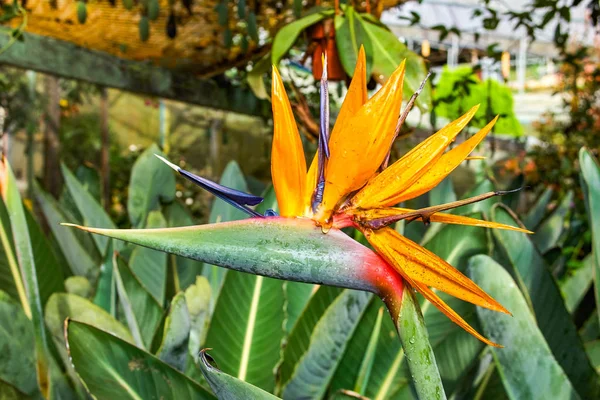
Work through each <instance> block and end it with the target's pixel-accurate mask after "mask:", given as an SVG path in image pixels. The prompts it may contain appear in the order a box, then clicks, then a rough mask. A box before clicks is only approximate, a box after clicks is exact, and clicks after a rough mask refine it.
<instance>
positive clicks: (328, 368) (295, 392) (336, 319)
mask: <svg viewBox="0 0 600 400" xmlns="http://www.w3.org/2000/svg"><path fill="white" fill-rule="evenodd" d="M371 297H372V294H370V293H366V292H361V291H355V290H348V289H346V290H344V291H343V292H342V293H341V294H340V295H339V296H338V297H337V298H336V299H335V300H334V301H333V303H331V305H330V306H329V307H328V308H327V310H326V311H325V313H324V314H323V316H322V317H321V318H320V319H319V321H318V322H317V324H316V325H315V327H314V330H313V331H312V333H311V336H310V343H309V346H308V348H307V349H306V352H305V353H304V354H303V355H302V358H301V359H300V360H299V361H298V363H297V364H296V365H295V367H294V372H293V374H292V375H291V376H290V379H289V380H288V381H287V382H285V384H284V386H283V391H282V392H283V398H285V399H296V398H299V397H310V398H321V397H323V395H324V394H325V391H326V389H327V387H328V386H329V384H330V382H331V378H332V377H333V375H334V373H335V371H336V369H337V367H338V365H339V362H340V361H341V359H342V357H343V354H344V351H345V350H346V346H347V345H348V340H349V338H350V337H351V336H352V334H353V332H354V330H355V329H356V327H357V325H358V322H359V321H360V319H361V317H362V315H363V313H364V312H365V310H366V308H367V305H368V304H369V301H370V300H371Z"/></svg>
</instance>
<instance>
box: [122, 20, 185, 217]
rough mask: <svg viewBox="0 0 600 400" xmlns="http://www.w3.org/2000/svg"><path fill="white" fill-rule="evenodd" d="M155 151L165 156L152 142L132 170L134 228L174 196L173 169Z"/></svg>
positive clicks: (130, 206) (130, 197) (129, 207)
mask: <svg viewBox="0 0 600 400" xmlns="http://www.w3.org/2000/svg"><path fill="white" fill-rule="evenodd" d="M142 19H143V18H142ZM146 21H147V19H146ZM155 154H158V155H159V156H164V154H163V153H162V152H161V151H160V149H159V148H158V146H157V145H156V144H152V146H150V147H148V148H147V149H146V150H145V151H144V152H143V153H142V154H141V155H140V156H139V158H138V159H137V160H136V161H135V164H133V168H132V170H131V179H130V181H129V192H128V198H127V212H128V214H129V220H130V221H131V225H133V226H135V227H141V226H143V225H144V222H145V221H146V215H147V214H148V213H149V212H150V211H152V210H155V209H157V208H158V207H159V205H160V203H161V202H162V203H170V202H172V201H173V199H174V198H175V177H174V176H173V172H172V171H171V169H170V168H166V167H165V165H164V163H162V162H161V161H160V160H159V159H158V158H156V157H155V156H154V155H155Z"/></svg>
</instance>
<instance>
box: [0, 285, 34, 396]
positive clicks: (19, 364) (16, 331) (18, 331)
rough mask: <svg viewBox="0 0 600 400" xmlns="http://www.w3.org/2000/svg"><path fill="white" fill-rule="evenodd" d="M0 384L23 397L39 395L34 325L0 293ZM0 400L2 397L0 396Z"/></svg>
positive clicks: (8, 298)
mask: <svg viewBox="0 0 600 400" xmlns="http://www.w3.org/2000/svg"><path fill="white" fill-rule="evenodd" d="M0 321H3V322H2V325H3V328H2V329H0V349H2V362H1V363H0V381H2V382H6V383H8V384H9V385H11V386H14V388H15V389H18V390H19V391H20V392H22V393H23V394H26V395H32V394H34V393H36V392H37V391H38V388H37V384H36V383H37V382H36V377H35V347H34V344H35V341H34V338H33V325H32V324H31V321H30V320H29V319H28V318H27V316H26V315H25V313H24V312H23V309H22V307H21V306H20V305H19V304H18V303H16V302H15V301H14V300H13V299H11V298H10V297H9V296H8V295H7V294H6V293H5V292H2V291H0ZM0 398H4V397H2V395H1V394H0Z"/></svg>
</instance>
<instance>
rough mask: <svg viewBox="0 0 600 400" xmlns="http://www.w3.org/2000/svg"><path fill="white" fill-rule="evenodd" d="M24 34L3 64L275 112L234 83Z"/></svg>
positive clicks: (4, 38) (0, 58)
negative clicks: (200, 77) (201, 77)
mask: <svg viewBox="0 0 600 400" xmlns="http://www.w3.org/2000/svg"><path fill="white" fill-rule="evenodd" d="M23 36H24V39H25V40H24V41H18V42H16V43H14V44H13V45H12V46H11V47H10V48H8V49H7V50H6V51H5V52H3V53H2V54H0V64H7V65H12V66H15V67H19V68H25V69H31V70H34V71H39V72H44V73H47V74H52V75H55V76H59V77H63V78H68V79H76V80H81V81H85V82H90V83H95V84H98V85H101V86H104V87H109V88H116V89H121V90H125V91H129V92H134V93H139V94H144V95H150V96H157V97H162V98H166V99H173V100H177V101H182V102H185V103H191V104H196V105H199V106H204V107H210V108H216V109H220V110H226V111H232V112H237V113H241V114H248V115H256V116H266V115H269V113H270V111H269V109H270V104H269V103H268V102H266V101H263V100H259V99H257V98H256V96H254V95H253V94H252V92H251V91H250V90H246V89H243V88H240V87H238V86H232V85H231V84H229V83H224V82H218V83H217V82H216V81H214V80H207V79H198V78H196V77H195V76H193V74H191V73H183V72H176V71H172V70H169V69H166V68H161V67H157V66H155V65H152V64H148V63H145V62H139V61H128V60H124V59H121V58H119V57H115V56H112V55H110V54H108V53H103V52H99V51H93V50H88V49H85V48H82V47H79V46H76V45H74V44H72V43H68V42H64V41H61V40H56V39H52V38H49V37H45V36H39V35H35V34H29V33H25V34H24V35H23ZM8 40H9V36H8V35H1V36H0V48H3V47H4V46H6V44H7V42H8Z"/></svg>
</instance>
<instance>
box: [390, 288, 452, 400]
mask: <svg viewBox="0 0 600 400" xmlns="http://www.w3.org/2000/svg"><path fill="white" fill-rule="evenodd" d="M384 300H385V303H386V305H387V307H388V310H389V311H390V314H391V315H392V319H393V320H394V325H395V326H396V330H397V331H398V336H399V337H400V341H401V342H402V347H403V349H404V354H405V358H406V362H407V363H408V368H409V370H410V374H411V376H412V381H413V384H414V387H415V391H416V392H417V396H418V397H419V399H420V400H425V399H426V400H429V399H446V393H445V392H444V386H443V385H442V378H441V377H440V372H439V371H438V368H437V364H436V362H435V355H434V354H433V349H432V348H431V344H430V343H429V335H428V333H427V328H426V327H425V321H424V320H423V314H422V313H421V308H420V307H419V303H418V302H417V300H416V298H415V295H414V293H413V290H412V289H411V288H410V287H407V288H406V290H403V291H402V300H401V301H397V300H396V301H393V300H392V299H391V298H386V299H384Z"/></svg>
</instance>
